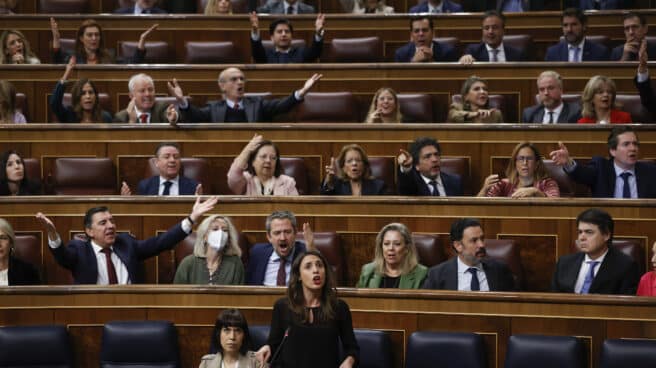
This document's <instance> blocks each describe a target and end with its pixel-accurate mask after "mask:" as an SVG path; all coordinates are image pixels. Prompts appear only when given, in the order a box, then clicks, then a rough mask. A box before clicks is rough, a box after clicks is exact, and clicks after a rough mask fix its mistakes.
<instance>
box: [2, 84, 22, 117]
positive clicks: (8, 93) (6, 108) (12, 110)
mask: <svg viewBox="0 0 656 368" xmlns="http://www.w3.org/2000/svg"><path fill="white" fill-rule="evenodd" d="M25 123H27V119H25V115H23V114H22V113H21V112H20V111H16V89H15V88H14V85H13V84H11V83H9V82H7V81H5V80H0V124H25Z"/></svg>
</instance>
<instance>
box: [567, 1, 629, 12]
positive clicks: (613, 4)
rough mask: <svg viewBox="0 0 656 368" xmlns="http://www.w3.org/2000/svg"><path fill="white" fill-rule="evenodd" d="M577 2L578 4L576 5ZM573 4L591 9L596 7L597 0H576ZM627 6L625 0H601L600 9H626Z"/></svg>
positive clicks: (584, 8)
mask: <svg viewBox="0 0 656 368" xmlns="http://www.w3.org/2000/svg"><path fill="white" fill-rule="evenodd" d="M577 2H578V6H576V3H577ZM571 6H572V7H575V8H576V7H578V8H581V10H591V9H595V0H579V1H576V0H574V1H572V4H571ZM564 7H565V6H564ZM626 7H627V4H624V1H623V0H601V1H600V4H599V10H611V9H625V8H626Z"/></svg>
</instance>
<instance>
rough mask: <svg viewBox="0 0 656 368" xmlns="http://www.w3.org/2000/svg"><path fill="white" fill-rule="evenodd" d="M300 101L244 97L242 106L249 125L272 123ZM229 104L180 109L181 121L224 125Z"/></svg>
mask: <svg viewBox="0 0 656 368" xmlns="http://www.w3.org/2000/svg"><path fill="white" fill-rule="evenodd" d="M299 102H301V101H299V100H297V99H296V97H294V94H293V93H292V94H291V95H289V96H287V97H285V98H278V99H273V100H267V99H264V98H262V97H244V98H243V99H242V100H241V102H240V103H241V104H243V106H244V110H245V112H246V120H247V121H248V122H249V123H252V122H262V121H271V120H273V117H274V116H275V115H277V114H284V113H286V112H287V111H289V110H291V109H292V108H293V107H294V106H295V105H296V104H298V103H299ZM227 111H228V104H227V103H226V102H225V100H221V101H210V102H208V103H207V105H205V106H204V107H201V108H198V107H195V106H192V105H191V104H188V105H187V108H186V109H180V113H181V115H182V116H181V117H180V119H181V120H182V121H183V122H185V123H208V122H211V123H223V122H225V117H226V112H227Z"/></svg>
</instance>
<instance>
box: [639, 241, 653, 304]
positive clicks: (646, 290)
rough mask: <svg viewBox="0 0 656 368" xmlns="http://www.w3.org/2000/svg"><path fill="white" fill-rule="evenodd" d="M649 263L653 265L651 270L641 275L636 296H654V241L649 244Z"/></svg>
mask: <svg viewBox="0 0 656 368" xmlns="http://www.w3.org/2000/svg"><path fill="white" fill-rule="evenodd" d="M651 253H652V254H653V256H652V257H651V265H652V267H654V270H653V271H649V272H647V273H645V274H644V275H642V277H641V278H640V283H639V284H638V292H637V295H638V296H656V242H654V244H653V245H652V246H651Z"/></svg>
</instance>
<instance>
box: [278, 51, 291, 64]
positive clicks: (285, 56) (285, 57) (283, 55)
mask: <svg viewBox="0 0 656 368" xmlns="http://www.w3.org/2000/svg"><path fill="white" fill-rule="evenodd" d="M278 62H279V63H280V64H287V63H289V53H287V52H279V53H278Z"/></svg>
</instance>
